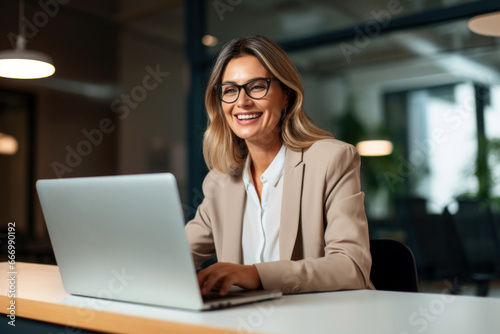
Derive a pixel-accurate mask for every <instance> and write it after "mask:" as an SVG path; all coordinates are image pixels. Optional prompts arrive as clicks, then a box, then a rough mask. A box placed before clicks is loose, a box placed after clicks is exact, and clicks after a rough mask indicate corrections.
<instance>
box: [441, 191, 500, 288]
mask: <svg viewBox="0 0 500 334" xmlns="http://www.w3.org/2000/svg"><path fill="white" fill-rule="evenodd" d="M443 216H445V217H447V218H448V219H450V220H451V221H452V223H453V225H454V226H455V229H456V232H457V235H458V240H459V241H460V244H461V246H462V249H463V253H464V255H465V260H466V269H467V274H468V281H469V282H472V283H476V284H477V292H476V295H478V296H487V295H488V289H489V282H490V281H492V280H495V279H499V278H500V231H499V227H498V225H497V223H496V221H495V216H494V213H493V208H492V206H491V204H490V203H489V202H488V201H475V200H459V201H458V211H457V212H456V213H455V214H450V212H449V210H448V208H446V209H445V211H444V213H443Z"/></svg>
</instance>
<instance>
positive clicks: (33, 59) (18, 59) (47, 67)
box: [0, 0, 56, 79]
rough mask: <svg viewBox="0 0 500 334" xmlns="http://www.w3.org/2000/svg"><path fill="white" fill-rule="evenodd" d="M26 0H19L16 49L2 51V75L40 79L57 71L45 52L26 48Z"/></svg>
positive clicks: (0, 55) (0, 53) (0, 58)
mask: <svg viewBox="0 0 500 334" xmlns="http://www.w3.org/2000/svg"><path fill="white" fill-rule="evenodd" d="M23 15H24V0H20V1H19V35H18V37H17V41H16V48H15V50H8V51H2V52H0V77H5V78H14V79H39V78H45V77H49V76H51V75H52V74H54V72H55V71H56V68H55V67H54V65H52V59H51V58H50V57H49V56H47V55H46V54H44V53H41V52H37V51H32V50H26V42H27V41H26V38H25V37H24V25H23V21H22V17H23Z"/></svg>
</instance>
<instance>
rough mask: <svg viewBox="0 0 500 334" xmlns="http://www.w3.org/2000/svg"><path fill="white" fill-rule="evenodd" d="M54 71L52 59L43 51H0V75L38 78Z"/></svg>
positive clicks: (16, 77)
mask: <svg viewBox="0 0 500 334" xmlns="http://www.w3.org/2000/svg"><path fill="white" fill-rule="evenodd" d="M55 71H56V69H55V67H54V65H52V59H51V58H50V57H49V56H47V55H46V54H44V53H41V52H37V51H31V50H9V51H2V52H0V76H1V77H5V78H14V79H38V78H45V77H48V76H51V75H52V74H54V72H55Z"/></svg>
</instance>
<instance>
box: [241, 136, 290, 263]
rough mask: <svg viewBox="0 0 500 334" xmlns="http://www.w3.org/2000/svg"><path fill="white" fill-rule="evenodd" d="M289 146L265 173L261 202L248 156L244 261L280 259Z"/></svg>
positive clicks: (281, 151)
mask: <svg viewBox="0 0 500 334" xmlns="http://www.w3.org/2000/svg"><path fill="white" fill-rule="evenodd" d="M285 154H286V146H285V145H282V146H281V149H280V151H279V152H278V154H277V155H276V157H275V158H274V160H273V162H272V163H271V164H270V165H269V167H268V168H267V169H266V171H265V172H264V173H263V174H262V175H261V177H260V180H261V181H262V185H263V188H262V194H261V202H259V197H258V195H257V191H256V190H255V186H254V184H253V180H252V175H251V171H250V163H251V158H250V155H249V156H248V158H247V161H246V163H245V167H244V169H243V182H244V184H245V189H246V192H247V197H246V198H247V199H246V205H245V212H244V214H243V232H242V238H241V239H242V240H241V242H242V249H243V264H254V263H261V262H270V261H278V260H279V259H280V258H279V228H280V218H281V197H282V193H283V173H284V170H285Z"/></svg>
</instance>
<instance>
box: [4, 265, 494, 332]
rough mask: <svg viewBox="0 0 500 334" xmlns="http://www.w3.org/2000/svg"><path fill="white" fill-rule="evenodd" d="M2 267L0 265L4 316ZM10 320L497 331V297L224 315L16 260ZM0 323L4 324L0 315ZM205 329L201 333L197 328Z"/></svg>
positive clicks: (337, 299) (416, 297) (316, 297)
mask: <svg viewBox="0 0 500 334" xmlns="http://www.w3.org/2000/svg"><path fill="white" fill-rule="evenodd" d="M7 272H8V270H7V264H6V263H1V264H0V273H1V274H0V282H1V283H0V307H1V309H0V312H2V313H6V307H7V305H8V302H9V298H8V297H7V296H6V291H7V286H6V273H7ZM17 273H18V274H17V288H16V289H17V296H18V298H17V303H18V306H19V307H18V308H17V309H16V315H17V316H19V317H25V318H30V319H35V320H41V321H47V322H53V323H58V324H62V325H69V326H75V327H82V328H87V329H93V330H103V331H104V330H112V331H118V332H127V333H154V332H166V331H168V332H169V333H221V332H227V333H252V332H264V333H300V334H304V333H307V334H313V333H380V334H388V333H390V334H392V333H394V334H403V333H411V334H413V333H429V334H432V333H439V334H448V333H468V334H469V333H480V334H488V333H491V334H498V333H500V299H497V298H479V297H469V296H458V297H455V296H450V295H440V294H424V293H422V294H420V293H419V294H414V293H399V292H387V291H367V290H363V291H341V292H328V293H313V294H301V295H291V296H284V297H283V298H281V299H278V300H275V301H269V302H261V303H255V304H250V305H245V306H239V307H234V308H229V309H224V310H217V311H205V312H192V311H183V310H176V309H168V308H162V307H154V306H147V305H138V304H132V303H122V302H113V301H103V300H97V299H93V298H84V297H77V296H71V295H68V294H67V293H66V292H65V291H64V290H63V288H62V283H61V280H60V277H59V271H58V269H57V267H56V266H47V265H37V264H26V263H17ZM1 318H3V319H1V320H0V321H7V320H8V319H6V318H5V317H3V316H2V317H1ZM200 326H201V327H203V328H200Z"/></svg>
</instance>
